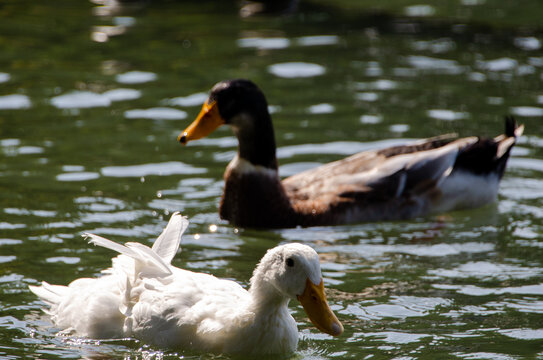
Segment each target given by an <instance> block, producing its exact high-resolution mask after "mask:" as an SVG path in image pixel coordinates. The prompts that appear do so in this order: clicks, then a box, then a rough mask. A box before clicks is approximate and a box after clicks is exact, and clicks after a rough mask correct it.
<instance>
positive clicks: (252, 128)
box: [233, 109, 277, 170]
mask: <svg viewBox="0 0 543 360" xmlns="http://www.w3.org/2000/svg"><path fill="white" fill-rule="evenodd" d="M240 117H241V118H242V119H241V121H242V122H243V125H242V126H233V129H234V133H235V134H236V137H237V138H238V143H239V147H238V155H239V157H240V158H242V159H245V160H247V161H249V162H250V163H251V164H253V165H255V166H264V167H265V168H268V169H273V170H277V158H276V156H275V149H276V148H275V135H274V131H273V125H272V122H271V117H270V114H269V113H268V111H267V109H266V111H261V112H260V113H259V114H252V113H243V114H241V115H240ZM256 119H258V120H256Z"/></svg>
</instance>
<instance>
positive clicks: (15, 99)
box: [0, 81, 32, 110]
mask: <svg viewBox="0 0 543 360" xmlns="http://www.w3.org/2000/svg"><path fill="white" fill-rule="evenodd" d="M0 83H1V81H0ZM31 106H32V102H31V101H30V99H29V98H28V96H26V95H19V94H13V95H4V96H0V110H15V109H28V108H30V107H31Z"/></svg>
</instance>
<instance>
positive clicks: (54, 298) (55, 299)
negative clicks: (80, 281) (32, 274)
mask: <svg viewBox="0 0 543 360" xmlns="http://www.w3.org/2000/svg"><path fill="white" fill-rule="evenodd" d="M28 288H29V289H30V291H32V292H33V293H34V294H36V295H37V296H38V297H39V298H40V299H42V300H43V301H45V302H46V303H47V304H49V305H57V304H59V303H60V302H61V301H62V298H63V297H64V296H66V294H67V293H68V292H69V289H68V287H67V286H62V285H51V284H49V283H47V282H45V281H42V283H41V286H34V285H29V286H28Z"/></svg>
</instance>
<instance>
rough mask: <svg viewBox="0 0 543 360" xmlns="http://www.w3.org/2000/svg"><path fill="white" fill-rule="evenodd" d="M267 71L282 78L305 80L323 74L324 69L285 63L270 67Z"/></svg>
mask: <svg viewBox="0 0 543 360" xmlns="http://www.w3.org/2000/svg"><path fill="white" fill-rule="evenodd" d="M268 71H269V72H270V73H271V74H273V75H275V76H278V77H282V78H307V77H314V76H319V75H322V74H324V73H325V72H326V68H325V67H324V66H321V65H318V64H312V63H304V62H287V63H280V64H274V65H270V66H269V67H268Z"/></svg>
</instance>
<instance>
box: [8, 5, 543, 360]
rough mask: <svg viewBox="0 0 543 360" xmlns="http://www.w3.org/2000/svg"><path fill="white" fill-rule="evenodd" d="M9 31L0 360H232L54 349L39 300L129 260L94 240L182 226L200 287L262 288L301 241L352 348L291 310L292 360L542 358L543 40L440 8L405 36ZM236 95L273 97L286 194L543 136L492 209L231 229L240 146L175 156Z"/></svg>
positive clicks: (389, 29) (49, 17)
mask: <svg viewBox="0 0 543 360" xmlns="http://www.w3.org/2000/svg"><path fill="white" fill-rule="evenodd" d="M463 3H464V4H463V5H461V6H464V7H466V6H475V5H473V4H472V5H470V4H466V3H469V2H466V1H464V2H463ZM413 5H415V4H413ZM477 6H484V4H482V5H481V4H477ZM489 6H490V5H489ZM0 11H1V13H2V21H1V22H0V43H1V44H2V51H1V52H0V158H1V159H2V161H1V162H0V204H1V205H0V264H1V265H2V266H1V268H0V269H1V270H0V294H1V297H0V308H1V309H2V312H1V313H0V357H2V358H14V359H15V358H48V359H59V358H104V357H108V358H109V357H113V358H126V359H128V358H138V359H139V358H157V359H158V358H178V357H180V356H184V357H186V358H202V357H203V358H214V357H216V356H214V355H210V354H204V355H202V354H198V353H182V352H177V353H176V352H172V351H169V350H166V349H156V348H153V347H149V346H147V345H145V344H142V343H140V342H138V341H136V340H133V339H123V340H108V341H94V340H85V339H78V338H60V337H55V333H56V332H57V331H58V329H55V328H54V327H52V326H51V323H50V321H49V319H48V318H47V317H46V316H44V315H43V313H42V312H41V311H40V309H41V307H42V306H43V303H42V302H40V301H39V300H37V299H36V297H35V296H34V295H33V294H31V293H30V292H29V290H28V288H27V287H28V285H34V284H38V283H39V282H40V281H42V280H46V281H48V282H50V283H55V284H57V283H58V284H67V283H69V282H70V281H71V280H73V279H75V278H78V277H84V276H95V275H97V274H99V272H100V270H101V269H103V268H106V267H108V266H109V265H110V259H111V257H112V256H113V254H112V253H111V252H109V251H108V250H106V249H100V248H94V247H90V246H89V245H87V244H86V242H85V241H84V240H83V239H82V237H81V234H82V233H83V232H93V233H96V234H99V235H101V236H104V237H107V238H110V239H113V240H115V241H119V242H126V241H140V242H143V243H145V244H148V245H150V244H151V243H152V241H153V240H154V239H155V238H156V236H157V235H158V234H159V233H160V231H161V230H162V228H163V227H164V226H165V224H166V221H167V219H168V218H169V215H170V214H171V213H172V212H173V211H181V212H182V213H183V214H185V215H188V216H189V218H190V220H191V225H190V226H189V229H188V231H187V235H185V237H184V238H183V243H182V249H183V251H182V253H181V254H178V256H177V257H176V258H175V259H174V264H175V265H176V266H180V267H183V268H186V269H190V270H195V271H204V272H209V273H213V274H215V275H217V276H220V277H226V278H230V279H234V280H236V281H238V282H240V283H241V284H242V285H244V286H246V285H247V284H248V281H249V278H250V276H251V273H252V270H253V268H254V266H255V264H256V263H257V261H258V260H259V259H260V257H261V256H262V255H263V254H264V253H265V251H266V249H268V248H271V247H273V246H276V245H277V244H280V243H285V242H290V241H298V242H303V243H306V244H308V245H310V246H312V247H314V248H315V249H316V250H317V251H318V252H319V254H320V255H321V261H322V267H323V274H324V277H325V279H324V281H325V284H326V285H327V287H328V288H329V290H328V296H329V300H330V303H331V305H332V307H333V309H334V310H335V312H336V313H337V314H338V316H339V318H340V320H341V321H342V322H343V324H344V325H345V333H344V334H343V335H342V336H341V337H339V338H331V337H330V336H328V335H323V334H321V333H319V332H318V331H317V330H316V329H314V328H313V327H312V326H311V324H310V323H309V322H308V320H307V319H306V318H305V315H304V313H303V311H302V310H301V308H300V306H299V304H297V303H296V302H292V303H291V310H292V312H293V315H294V316H295V318H296V319H297V321H298V325H299V329H300V333H301V341H300V344H299V349H298V351H297V353H296V354H295V355H294V357H295V358H308V359H316V358H317V359H332V358H340V359H344V358H352V359H366V358H367V359H370V358H371V359H392V358H396V359H430V358H432V359H434V358H451V359H523V358H543V347H542V344H543V241H542V238H541V233H542V228H543V220H542V219H543V210H542V209H543V202H542V200H541V199H542V195H543V161H542V160H541V159H542V158H543V137H542V135H541V134H543V126H542V123H541V116H542V114H543V91H542V90H541V88H542V87H541V84H542V82H543V52H542V51H541V36H540V33H538V32H534V33H531V32H530V31H529V29H528V30H527V31H528V32H526V31H525V32H523V33H521V32H520V31H517V29H516V28H513V29H512V31H506V32H504V31H502V30H495V29H494V28H493V27H491V26H490V27H488V28H484V29H481V28H480V27H478V26H474V25H473V24H470V23H467V24H459V23H451V22H449V21H447V20H443V19H442V20H439V19H437V20H436V19H434V18H430V19H427V16H429V15H431V14H428V13H427V12H428V8H425V7H419V8H409V9H406V12H405V13H404V14H405V15H404V16H401V17H399V18H395V17H384V18H383V17H377V16H372V14H365V13H360V14H355V13H353V12H350V13H349V12H348V11H347V12H343V11H341V10H338V9H334V8H331V7H320V6H316V5H311V3H308V4H302V5H301V8H300V9H299V12H297V13H295V14H294V15H291V16H287V17H273V16H272V17H255V18H248V19H242V18H240V17H239V14H238V9H237V8H235V7H234V6H233V5H231V4H229V3H224V4H223V3H222V2H204V3H203V4H200V3H198V2H156V3H155V2H154V3H149V4H146V5H145V6H124V7H112V6H109V5H108V6H100V5H96V4H93V3H85V2H73V1H67V0H60V1H57V2H55V5H54V6H53V5H51V4H49V3H47V2H37V3H36V2H31V1H17V2H9V3H6V4H4V5H3V6H2V8H1V9H0ZM488 11H492V9H491V8H489V10H488ZM421 12H422V13H421ZM413 16H415V17H413ZM419 16H423V17H422V18H420V17H419ZM235 77H245V78H250V79H252V80H253V81H255V82H256V83H257V84H259V85H260V86H261V88H262V89H263V91H264V92H265V94H266V95H267V97H268V102H269V104H270V109H271V111H272V114H273V115H272V116H273V118H274V125H275V129H276V137H277V144H278V147H279V148H278V158H279V161H280V164H281V168H280V173H281V175H282V176H287V175H291V174H294V173H297V172H299V171H302V170H305V169H308V168H311V167H314V166H317V165H319V164H323V163H326V162H329V161H332V160H336V159H340V158H342V157H344V156H346V155H349V154H352V153H355V152H357V151H362V150H366V149H370V148H374V147H384V146H389V145H392V144H398V143H403V142H406V141H410V140H411V139H416V138H420V137H429V136H433V135H437V134H441V133H450V132H456V133H458V134H459V135H462V136H467V135H472V134H481V135H488V136H494V135H497V134H499V133H501V132H502V131H503V116H504V115H506V114H514V115H516V116H517V119H518V120H519V121H520V122H522V123H524V124H525V125H526V134H525V136H523V137H522V138H520V139H519V144H518V145H517V146H516V147H515V149H514V151H513V153H512V158H511V160H510V162H509V166H508V169H507V172H506V174H505V177H504V179H503V182H502V185H501V188H500V192H499V196H498V200H497V202H495V203H493V204H490V205H488V206H486V207H483V208H480V209H476V210H471V211H462V212H455V213H449V214H443V215H439V216H433V217H428V218H421V219H414V220H411V221H406V222H391V223H377V224H359V225H351V226H337V227H315V228H310V229H288V230H277V231H256V230H251V229H242V228H235V227H233V226H231V225H229V224H227V223H226V222H223V221H221V220H220V219H219V217H218V215H217V205H218V199H219V196H220V194H221V192H222V185H223V184H222V173H223V170H224V167H225V166H226V164H227V163H228V161H230V159H231V158H232V157H233V155H234V154H235V150H236V145H237V144H236V140H235V138H234V137H233V135H232V133H231V131H230V130H229V129H220V130H218V131H216V132H215V133H214V134H212V135H211V136H210V137H209V138H207V139H203V140H201V141H195V142H194V143H191V144H190V145H189V146H187V147H181V146H180V145H179V144H178V143H177V142H176V140H175V138H176V136H177V134H178V132H179V131H180V130H182V129H184V128H185V127H186V126H187V125H188V124H189V123H190V122H191V120H192V119H193V118H194V117H195V116H196V114H197V113H198V111H199V107H200V105H201V103H202V102H203V101H204V100H205V97H206V95H205V94H206V92H207V91H208V89H209V88H210V87H211V86H212V85H213V84H214V83H216V82H218V81H220V80H223V79H228V78H235Z"/></svg>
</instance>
